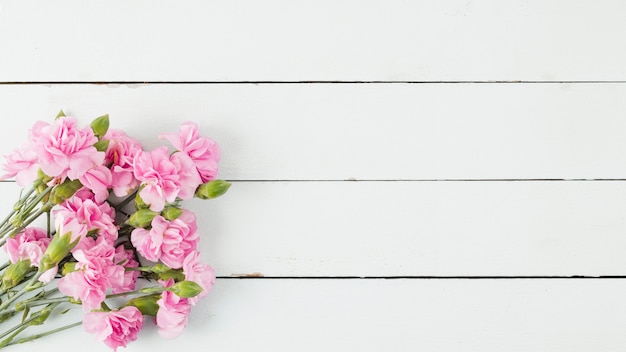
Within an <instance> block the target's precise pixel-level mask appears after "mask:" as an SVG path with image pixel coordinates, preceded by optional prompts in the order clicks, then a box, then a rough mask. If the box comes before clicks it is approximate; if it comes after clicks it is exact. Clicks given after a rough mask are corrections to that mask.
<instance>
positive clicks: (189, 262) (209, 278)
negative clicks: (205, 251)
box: [183, 251, 215, 305]
mask: <svg viewBox="0 0 626 352" xmlns="http://www.w3.org/2000/svg"><path fill="white" fill-rule="evenodd" d="M199 257H200V253H198V252H197V251H194V252H191V253H189V254H188V255H187V256H186V257H185V260H184V261H183V274H185V280H187V281H193V282H195V283H197V284H198V285H200V287H202V292H200V294H198V295H197V296H195V297H192V298H189V303H191V304H192V305H195V304H196V303H198V301H199V300H200V299H202V298H203V297H205V296H206V295H207V294H209V291H211V288H212V287H213V284H215V272H214V271H213V268H211V267H210V266H209V265H207V264H204V263H201V262H200V260H199Z"/></svg>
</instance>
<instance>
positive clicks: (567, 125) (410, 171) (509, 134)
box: [0, 84, 626, 180]
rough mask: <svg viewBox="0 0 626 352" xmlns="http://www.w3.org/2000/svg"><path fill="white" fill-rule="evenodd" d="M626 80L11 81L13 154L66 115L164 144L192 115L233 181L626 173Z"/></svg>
mask: <svg viewBox="0 0 626 352" xmlns="http://www.w3.org/2000/svg"><path fill="white" fill-rule="evenodd" d="M624 96H626V84H443V85H441V84H377V85H368V84H346V85H344V84H295V85H291V84H286V85H285V84H262V85H253V84H224V85H222V84H199V85H197V84H191V85H52V86H50V85H26V86H23V85H3V86H0V106H2V111H3V116H4V117H5V120H3V121H4V127H3V128H2V130H1V131H0V137H1V138H0V150H1V152H0V153H1V154H5V153H7V152H8V151H9V150H10V149H11V148H14V147H16V146H19V145H21V143H22V142H23V141H24V140H25V138H26V131H27V129H28V128H30V126H31V125H32V124H33V123H34V122H35V121H36V120H40V119H43V120H52V118H53V116H55V115H56V113H57V111H58V110H59V109H61V108H63V109H65V110H66V111H67V112H68V113H69V114H72V115H75V116H77V117H79V118H80V121H81V123H82V124H87V123H88V122H89V121H90V120H91V119H92V118H95V117H96V116H100V115H102V114H104V113H109V114H110V116H111V125H112V126H113V127H116V128H122V129H124V130H125V131H126V132H128V133H129V134H131V135H133V136H135V137H136V138H139V139H140V140H141V141H143V142H144V144H145V146H146V148H152V147H154V146H156V145H160V144H162V143H163V142H162V141H159V140H158V139H157V136H158V134H159V133H161V132H164V131H172V132H174V131H176V130H177V129H178V125H179V124H180V123H181V122H183V121H186V120H194V121H197V122H198V123H199V125H200V127H201V131H202V132H203V133H204V134H206V135H209V136H211V137H213V138H214V139H216V140H217V141H218V143H219V144H220V145H221V146H222V149H223V159H222V162H221V174H220V175H221V177H223V178H227V179H231V180H283V179H287V180H320V179H338V180H343V179H352V178H355V179H394V180H396V179H493V178H539V179H543V178H559V179H561V178H563V179H578V178H580V179H594V178H623V177H624V175H626V139H625V138H623V131H625V130H626V119H625V118H624V111H626V100H625V99H623V97H624Z"/></svg>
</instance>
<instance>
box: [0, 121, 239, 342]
mask: <svg viewBox="0 0 626 352" xmlns="http://www.w3.org/2000/svg"><path fill="white" fill-rule="evenodd" d="M160 138H161V139H165V140H167V141H168V142H169V143H170V144H171V145H172V146H173V151H172V150H170V149H169V148H168V147H165V146H162V147H158V148H156V149H154V150H151V151H146V150H143V148H142V146H141V144H140V143H139V142H138V141H137V140H135V139H133V138H131V137H129V136H128V135H127V134H126V133H124V132H123V131H121V130H114V129H109V117H108V115H105V116H102V117H99V118H97V119H95V120H94V121H93V122H92V123H91V125H90V126H86V127H80V126H79V125H78V123H77V120H76V119H75V118H73V117H69V116H65V114H63V112H61V113H59V115H58V116H57V117H56V119H55V120H54V122H53V123H47V122H42V121H39V122H37V123H35V125H34V126H33V127H32V129H31V130H30V131H29V134H28V141H27V142H26V144H24V145H23V146H22V147H21V148H18V149H16V150H14V151H13V152H11V153H10V154H9V155H7V156H6V162H5V164H4V169H5V170H6V172H7V173H6V174H5V175H4V176H2V179H5V180H6V179H14V180H15V182H16V183H17V184H18V185H19V186H20V187H22V188H23V190H22V194H21V196H20V199H19V200H17V202H16V203H15V206H14V207H13V209H12V211H11V212H10V214H8V215H7V216H6V218H5V219H4V220H3V221H2V223H0V245H2V246H3V250H4V251H5V252H6V254H7V256H8V258H9V260H8V262H7V263H6V264H4V265H2V266H1V267H0V269H1V271H0V274H1V278H2V281H1V285H0V302H1V303H0V322H1V323H2V324H3V325H8V327H6V328H2V329H0V348H2V347H5V346H8V345H12V344H15V343H21V342H26V341H31V340H33V339H36V338H40V337H42V336H46V335H49V334H51V333H56V332H59V331H63V330H65V329H67V328H70V327H73V326H77V325H80V324H82V325H83V327H84V329H85V331H87V332H90V333H93V334H95V335H96V338H97V339H98V340H100V341H103V342H104V343H105V344H106V345H107V346H109V347H111V348H112V349H114V350H116V349H117V347H119V346H123V347H125V346H126V344H127V343H128V342H131V341H134V340H136V339H137V336H138V332H139V330H141V328H142V327H143V325H144V320H145V318H144V316H151V317H154V321H155V323H156V325H157V326H158V331H159V334H160V335H161V336H162V337H165V338H172V337H175V336H177V335H179V334H180V333H181V332H182V330H183V328H184V327H185V326H186V323H187V317H188V315H189V313H190V310H191V308H192V307H193V306H194V305H195V304H196V303H197V302H198V300H200V299H202V298H203V297H205V296H206V295H207V294H208V292H209V291H210V289H211V287H212V285H213V283H214V282H215V275H214V272H213V269H212V268H211V267H210V266H209V265H207V264H205V263H203V262H201V261H200V260H199V253H198V250H197V245H198V242H199V240H200V235H199V233H198V226H197V224H196V215H195V214H194V213H193V212H191V211H189V210H187V209H184V208H183V207H182V206H181V203H182V202H183V201H185V200H188V199H191V198H193V197H197V198H201V199H212V198H215V197H218V196H220V195H222V194H224V193H225V192H226V191H227V190H228V188H229V187H230V183H228V182H226V181H223V180H218V179H216V177H217V171H218V162H219V159H220V150H219V147H218V145H217V144H216V143H215V142H214V141H213V140H211V139H209V138H207V137H203V136H201V135H200V134H199V131H198V126H197V125H196V124H195V123H193V122H186V123H184V124H182V125H181V126H180V129H179V131H178V133H163V134H161V135H160ZM40 217H42V219H45V220H47V221H45V223H46V224H47V225H42V227H34V226H31V225H32V224H33V222H34V221H35V220H37V219H39V218H40ZM42 222H43V221H42ZM74 305H75V306H77V307H78V306H80V307H82V312H83V319H82V322H76V323H73V324H71V325H68V326H62V327H59V328H55V329H53V330H50V331H47V332H43V333H38V334H34V335H32V334H31V335H26V336H23V334H24V331H25V330H27V329H28V328H29V327H31V326H35V325H42V324H44V322H45V321H46V320H48V318H49V317H50V316H51V315H53V314H61V313H63V312H64V311H65V310H67V309H68V307H72V306H74Z"/></svg>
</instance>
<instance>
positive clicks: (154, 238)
mask: <svg viewBox="0 0 626 352" xmlns="http://www.w3.org/2000/svg"><path fill="white" fill-rule="evenodd" d="M199 240H200V236H199V235H198V225H197V224H196V216H195V215H194V213H192V212H190V211H188V210H184V211H183V213H182V214H181V215H180V216H179V217H178V218H176V219H174V220H173V221H168V220H166V219H165V218H164V217H162V216H160V215H158V216H156V217H154V219H152V228H151V229H150V230H146V229H143V228H137V229H135V230H133V232H132V234H131V242H132V243H133V245H134V246H135V248H137V251H138V252H139V253H140V254H141V255H143V256H144V257H145V258H146V259H148V260H150V261H153V262H156V261H159V260H160V261H162V262H163V263H164V264H165V265H167V266H169V267H170V268H173V269H180V268H182V266H183V261H184V260H185V257H186V256H187V255H189V253H191V252H193V251H195V250H196V247H197V244H198V241H199Z"/></svg>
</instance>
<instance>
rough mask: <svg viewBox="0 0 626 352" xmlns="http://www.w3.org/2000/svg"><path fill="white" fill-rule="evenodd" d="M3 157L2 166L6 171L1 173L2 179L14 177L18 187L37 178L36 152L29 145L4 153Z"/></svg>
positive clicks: (25, 185)
mask: <svg viewBox="0 0 626 352" xmlns="http://www.w3.org/2000/svg"><path fill="white" fill-rule="evenodd" d="M5 159H6V161H5V163H4V165H3V166H2V168H3V169H4V170H5V171H6V172H7V173H6V174H4V175H2V179H3V180H5V179H8V178H11V177H15V181H16V182H17V184H18V185H19V186H20V187H27V186H30V185H31V184H32V183H33V181H35V179H37V170H39V165H38V164H37V153H35V152H34V151H33V150H32V147H30V146H29V145H25V146H24V147H22V148H21V149H15V150H13V152H12V153H11V154H9V155H5Z"/></svg>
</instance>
